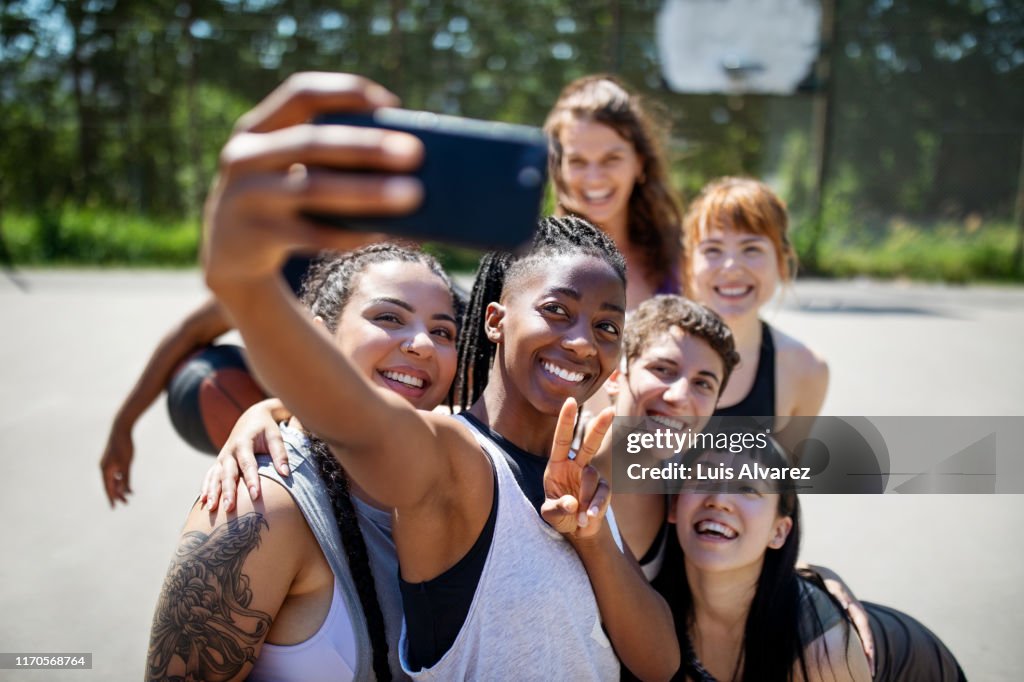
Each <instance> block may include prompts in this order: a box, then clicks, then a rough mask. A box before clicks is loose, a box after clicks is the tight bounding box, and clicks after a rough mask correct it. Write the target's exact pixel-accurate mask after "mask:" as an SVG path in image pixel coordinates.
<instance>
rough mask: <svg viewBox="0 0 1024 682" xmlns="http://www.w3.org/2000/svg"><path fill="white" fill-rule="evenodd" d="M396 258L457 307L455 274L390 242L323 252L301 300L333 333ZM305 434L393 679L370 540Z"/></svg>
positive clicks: (335, 468) (378, 652)
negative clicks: (433, 280) (374, 271)
mask: <svg viewBox="0 0 1024 682" xmlns="http://www.w3.org/2000/svg"><path fill="white" fill-rule="evenodd" d="M391 261H400V262H408V263H422V264H424V265H426V266H427V267H428V268H430V270H431V272H433V273H434V274H435V275H436V276H437V277H439V278H440V279H441V280H442V281H443V282H444V283H445V284H446V285H447V286H448V288H449V290H451V291H452V301H453V305H455V307H456V308H457V307H458V306H457V305H456V302H457V296H456V295H455V290H454V288H453V286H452V282H451V279H450V278H449V277H448V274H447V273H446V272H445V271H444V270H443V269H442V268H441V266H440V264H439V263H438V262H437V260H436V259H434V258H433V257H432V256H430V255H428V254H426V253H423V252H422V251H419V250H415V249H410V248H405V247H403V246H400V245H397V244H389V243H381V244H373V245H370V246H367V247H365V248H362V249H358V250H356V251H352V252H350V253H345V254H341V255H338V254H333V253H324V254H321V256H320V258H319V259H318V260H317V262H316V263H315V264H314V265H313V266H312V267H311V268H310V270H309V273H308V274H307V276H306V279H305V280H304V281H303V286H302V296H301V299H302V302H303V304H305V305H306V306H307V307H308V308H309V309H310V310H311V311H312V312H313V314H314V315H319V316H320V317H321V318H323V320H324V324H325V326H326V327H327V328H328V329H329V330H330V331H331V332H332V333H333V332H335V331H337V327H338V320H339V318H340V317H341V312H342V310H343V309H344V307H345V304H347V303H348V301H349V298H351V296H352V291H353V290H354V288H355V281H356V279H357V277H358V275H359V274H360V273H361V272H362V271H363V270H365V269H366V267H367V266H369V265H371V264H374V263H387V262H391ZM306 435H307V436H308V438H309V453H310V456H311V457H312V459H313V461H314V462H315V463H316V466H317V472H318V473H319V475H320V478H321V479H322V480H323V483H324V486H325V488H326V490H327V494H328V496H329V497H330V500H331V506H332V507H333V510H334V518H335V522H336V523H337V525H338V532H339V533H340V535H341V540H342V544H343V545H344V547H345V554H346V559H347V561H348V567H349V571H350V572H351V573H352V580H353V582H354V583H355V586H356V592H357V594H358V595H359V603H360V604H361V605H362V607H363V616H364V617H365V618H366V629H367V632H368V634H369V636H370V646H371V648H372V650H373V671H374V674H375V675H376V677H377V679H378V680H381V681H385V680H391V668H390V666H389V665H388V652H389V646H388V640H387V632H386V630H385V627H384V613H383V612H382V611H381V608H380V599H379V597H378V595H377V586H376V583H375V582H374V579H373V571H372V569H371V568H370V557H369V553H368V552H367V549H366V541H365V540H364V539H363V532H362V530H361V529H360V528H359V520H358V517H357V516H356V510H355V506H354V505H353V503H352V496H351V493H350V491H349V481H348V476H347V474H346V473H345V470H344V469H343V468H342V466H341V464H339V463H338V460H336V459H335V458H334V456H333V455H332V454H331V452H330V449H329V448H328V446H327V444H326V443H324V441H322V440H321V439H320V438H318V437H317V436H315V435H314V434H312V433H309V432H307V433H306Z"/></svg>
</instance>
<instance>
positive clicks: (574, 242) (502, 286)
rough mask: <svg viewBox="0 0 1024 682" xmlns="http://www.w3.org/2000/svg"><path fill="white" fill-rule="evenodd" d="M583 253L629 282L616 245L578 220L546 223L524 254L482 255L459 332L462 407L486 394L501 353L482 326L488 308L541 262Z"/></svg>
mask: <svg viewBox="0 0 1024 682" xmlns="http://www.w3.org/2000/svg"><path fill="white" fill-rule="evenodd" d="M580 254H582V255H587V256H593V257H595V258H599V259H601V260H603V261H605V262H606V263H608V264H609V265H610V266H611V267H612V269H614V270H615V272H616V274H618V276H619V277H620V278H621V279H622V282H623V284H625V281H626V261H625V259H624V258H623V257H622V254H621V253H619V250H618V249H617V248H616V247H615V242H613V241H612V239H611V238H610V237H609V236H608V235H606V234H605V233H604V232H602V231H601V230H598V229H597V228H596V227H594V226H593V225H592V224H591V223H589V222H588V221H587V220H585V219H583V218H580V217H578V216H562V217H549V218H544V219H542V220H541V221H540V225H539V226H538V228H537V232H536V234H534V237H533V244H532V245H531V247H530V250H529V251H528V252H526V253H525V254H523V255H522V256H519V257H515V256H513V255H511V254H508V253H503V252H492V253H489V254H487V255H485V256H484V257H483V259H482V260H481V261H480V268H479V269H478V270H477V273H476V280H475V281H474V282H473V292H472V293H471V294H470V298H469V303H468V304H467V306H466V312H465V316H464V318H463V321H462V328H461V330H460V332H459V368H458V373H457V374H456V377H455V383H456V388H457V396H458V400H457V404H458V406H459V407H460V408H462V409H466V408H468V407H469V406H470V405H472V404H473V403H474V402H476V400H477V399H478V398H479V397H480V396H481V394H483V391H484V388H485V387H486V386H487V379H488V375H489V374H490V370H491V364H492V363H493V362H494V357H495V354H496V352H497V347H496V346H495V345H494V344H493V343H491V341H490V339H488V338H487V334H486V331H485V328H484V319H485V317H486V315H487V306H488V304H490V303H498V302H500V301H501V300H502V297H503V296H504V294H505V290H506V288H507V287H508V285H509V282H510V281H512V280H514V279H517V278H518V277H519V276H520V275H522V274H523V273H524V272H526V271H528V270H529V268H530V267H532V266H533V265H535V264H536V263H537V262H539V261H543V260H545V259H551V258H554V257H557V256H565V255H580Z"/></svg>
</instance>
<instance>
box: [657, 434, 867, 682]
mask: <svg viewBox="0 0 1024 682" xmlns="http://www.w3.org/2000/svg"><path fill="white" fill-rule="evenodd" d="M738 428H739V429H741V430H742V429H744V428H746V427H738ZM712 450H713V449H712ZM752 453H756V454H753V456H754V457H756V458H758V459H763V460H765V461H764V462H763V464H764V465H766V466H769V467H773V466H789V465H788V464H787V459H786V457H785V455H784V454H783V453H781V452H780V451H779V450H778V449H777V448H776V447H775V446H770V447H768V448H758V449H755V450H753V451H752ZM700 454H701V453H700V452H698V451H692V452H689V453H687V455H686V457H685V460H687V461H690V462H692V461H694V460H695V459H696V457H699V456H700ZM683 494H685V493H683ZM737 494H739V493H737ZM776 513H777V514H778V515H779V516H782V517H789V518H790V519H792V521H793V525H792V527H791V528H790V531H789V534H788V535H787V536H786V540H785V542H784V543H783V545H782V547H780V548H778V549H772V548H769V549H767V550H766V552H765V557H764V563H763V564H762V566H761V574H760V575H759V576H758V579H757V588H756V590H755V592H754V598H753V600H751V603H750V611H749V612H748V613H747V621H746V624H745V626H744V630H743V642H742V648H741V651H742V653H741V654H740V657H739V659H738V660H737V661H736V670H735V671H734V672H733V679H740V680H743V682H761V681H764V680H769V681H775V680H779V681H783V680H789V681H791V680H792V679H793V664H794V662H797V663H799V666H800V671H801V673H802V674H803V679H805V680H806V679H809V678H808V675H807V660H806V658H805V656H804V647H805V639H804V637H802V634H803V635H804V636H809V637H810V638H811V639H810V640H807V641H813V639H816V638H817V637H820V636H821V635H823V634H824V627H823V625H822V623H821V619H820V617H819V616H818V614H817V611H816V610H815V609H813V608H809V609H808V615H809V621H808V625H809V626H810V627H809V629H808V630H806V631H805V632H803V633H801V629H800V622H801V620H800V619H801V609H802V608H803V607H804V605H805V599H804V596H803V594H802V588H801V585H800V581H801V580H803V579H806V578H809V577H810V576H809V575H807V574H801V573H799V572H798V571H797V569H796V563H797V558H798V556H799V554H800V539H801V529H800V500H799V498H798V497H797V494H796V492H795V491H794V490H793V489H792V488H789V487H784V488H782V489H781V490H780V491H779V503H778V507H777V510H776ZM814 577H816V576H814ZM812 582H814V580H813V578H812ZM816 584H818V585H819V586H820V587H821V588H822V589H824V586H823V585H822V584H821V581H820V579H817V581H816ZM652 585H653V586H654V588H655V589H656V590H657V591H658V592H659V593H661V594H662V595H664V596H665V599H666V600H667V601H668V603H669V605H670V607H671V608H672V613H673V617H674V618H675V623H676V633H677V636H678V638H679V642H680V647H681V648H682V650H683V668H682V670H683V671H685V672H686V673H687V674H688V675H690V676H691V677H693V678H694V679H701V678H700V677H699V676H698V675H697V671H696V669H695V668H693V665H692V664H693V661H692V656H690V657H688V656H687V655H686V654H687V651H688V650H689V651H691V652H692V644H691V642H690V639H689V629H690V627H691V626H692V625H693V618H694V613H693V594H692V593H691V591H690V583H689V580H688V579H687V577H686V564H685V562H684V561H683V551H682V548H681V546H680V545H679V542H678V539H677V537H676V534H675V533H671V534H670V535H669V542H668V544H667V546H666V553H665V560H664V563H663V564H662V570H661V572H660V573H659V574H658V576H657V577H656V578H655V579H654V580H653V581H652ZM826 594H828V592H827V591H826ZM829 598H830V599H832V601H833V602H835V599H834V598H833V597H832V596H831V595H829ZM835 603H836V606H837V608H839V609H840V611H841V612H842V614H843V616H844V617H845V618H846V622H847V627H848V629H847V637H849V627H850V623H849V618H848V616H847V615H846V612H845V610H843V609H842V607H840V606H838V603H837V602H835Z"/></svg>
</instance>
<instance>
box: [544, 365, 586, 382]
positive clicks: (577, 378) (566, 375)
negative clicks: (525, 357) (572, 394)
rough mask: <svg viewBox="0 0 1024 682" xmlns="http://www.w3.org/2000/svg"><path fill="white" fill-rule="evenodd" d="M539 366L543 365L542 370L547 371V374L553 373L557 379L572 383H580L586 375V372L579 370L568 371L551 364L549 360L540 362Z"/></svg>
mask: <svg viewBox="0 0 1024 682" xmlns="http://www.w3.org/2000/svg"><path fill="white" fill-rule="evenodd" d="M541 367H543V368H544V371H545V372H547V373H548V374H554V375H555V376H556V377H558V378H559V379H564V380H565V381H571V382H572V383H574V384H578V383H580V382H581V381H583V379H584V378H585V377H586V374H582V373H580V372H570V371H569V370H567V369H562V368H561V367H558V366H556V365H552V364H551V363H550V362H547V361H545V362H542V363H541Z"/></svg>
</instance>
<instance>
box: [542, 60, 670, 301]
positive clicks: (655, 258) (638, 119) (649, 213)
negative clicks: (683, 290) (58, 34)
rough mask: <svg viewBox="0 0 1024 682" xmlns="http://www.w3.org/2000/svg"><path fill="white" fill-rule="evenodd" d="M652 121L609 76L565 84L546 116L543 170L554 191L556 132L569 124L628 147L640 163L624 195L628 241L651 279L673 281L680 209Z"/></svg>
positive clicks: (558, 155)
mask: <svg viewBox="0 0 1024 682" xmlns="http://www.w3.org/2000/svg"><path fill="white" fill-rule="evenodd" d="M662 118H664V117H662V116H658V117H655V116H654V115H653V114H652V111H651V107H650V106H647V103H646V102H643V101H641V98H640V96H639V95H637V94H635V93H632V92H630V91H629V90H628V89H627V88H626V86H625V85H624V84H623V83H622V82H621V81H619V80H618V79H617V78H615V77H614V76H609V75H600V74H599V75H593V76H584V77H583V78H579V79H577V80H575V81H573V82H572V83H570V84H569V85H567V86H565V88H564V89H563V90H562V92H561V94H560V95H559V97H558V101H557V102H555V106H554V108H552V110H551V113H549V114H548V118H547V121H546V122H545V123H544V131H545V132H546V133H547V134H548V145H549V150H550V152H549V154H548V171H549V174H550V176H551V178H552V180H553V181H554V183H555V187H556V188H557V190H558V191H559V192H560V193H563V194H564V193H565V191H566V188H565V181H564V180H563V178H562V172H561V165H562V155H563V150H562V141H561V133H562V128H563V127H564V126H566V125H567V124H569V123H570V122H572V121H574V120H579V119H583V120H590V121H594V122H596V123H600V124H602V125H606V126H608V127H609V128H611V129H612V130H614V131H615V132H616V133H618V135H619V136H620V137H622V138H623V139H625V140H626V141H627V142H629V143H630V144H632V145H633V148H634V149H635V150H636V153H637V155H638V156H639V157H640V161H641V163H642V170H641V173H642V175H641V177H640V179H639V180H638V181H637V182H636V184H635V185H634V186H633V191H632V193H631V194H630V196H629V215H628V223H627V227H628V238H629V243H630V244H634V245H636V246H638V247H640V249H641V251H642V252H643V255H644V261H645V264H646V266H647V268H648V269H649V272H650V274H651V276H652V281H654V282H656V283H657V284H659V285H660V284H661V283H662V282H664V281H666V280H669V279H671V280H673V283H674V284H677V285H678V284H679V282H676V281H674V280H677V279H678V277H677V273H676V270H675V268H676V264H677V263H678V262H679V257H680V255H681V253H682V233H681V230H682V222H683V220H682V209H681V208H680V202H679V199H678V197H677V196H676V194H675V192H674V191H673V190H672V186H671V183H670V182H669V177H668V164H667V163H666V161H665V153H664V151H663V149H662V144H661V140H662V138H663V137H664V132H665V130H666V129H667V126H666V125H665V124H663V123H662Z"/></svg>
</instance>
